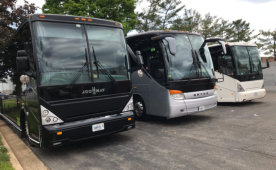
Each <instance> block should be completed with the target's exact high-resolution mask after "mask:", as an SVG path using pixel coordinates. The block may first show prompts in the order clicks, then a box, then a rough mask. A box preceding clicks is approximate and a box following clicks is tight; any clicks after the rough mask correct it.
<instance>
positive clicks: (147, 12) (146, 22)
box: [136, 0, 161, 31]
mask: <svg viewBox="0 0 276 170" xmlns="http://www.w3.org/2000/svg"><path fill="white" fill-rule="evenodd" d="M159 1H160V0H148V3H149V6H148V8H143V9H142V12H137V26H136V29H137V30H138V31H148V30H155V29H158V27H159V26H160V24H161V17H160V16H159V15H158V14H157V12H158V10H159V9H160V8H159ZM140 3H144V2H143V1H142V2H140Z"/></svg>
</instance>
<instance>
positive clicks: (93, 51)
mask: <svg viewBox="0 0 276 170" xmlns="http://www.w3.org/2000/svg"><path fill="white" fill-rule="evenodd" d="M84 27H85V26H84V25H82V24H73V23H55V22H35V23H34V24H33V29H34V34H35V44H36V45H35V47H36V49H35V52H36V55H37V61H38V69H39V72H40V84H41V85H42V86H53V85H70V84H81V83H92V82H107V81H110V76H111V77H112V79H113V80H116V81H117V80H129V75H128V72H127V69H128V61H127V51H126V45H125V40H124V35H123V31H122V30H121V29H117V28H109V27H101V26H86V29H85V28H84ZM86 30H87V33H86V32H85V31H86ZM86 35H87V37H88V41H87V40H86ZM87 42H89V43H87ZM96 62H98V63H101V67H100V68H99V67H98V63H96Z"/></svg>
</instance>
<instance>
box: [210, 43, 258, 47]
mask: <svg viewBox="0 0 276 170" xmlns="http://www.w3.org/2000/svg"><path fill="white" fill-rule="evenodd" d="M225 45H228V46H247V47H248V46H250V47H257V45H256V44H254V43H249V42H226V43H225ZM216 46H220V45H219V44H214V45H210V46H209V47H216Z"/></svg>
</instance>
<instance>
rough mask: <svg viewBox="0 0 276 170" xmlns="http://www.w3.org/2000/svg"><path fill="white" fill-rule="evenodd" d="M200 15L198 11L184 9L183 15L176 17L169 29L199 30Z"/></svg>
mask: <svg viewBox="0 0 276 170" xmlns="http://www.w3.org/2000/svg"><path fill="white" fill-rule="evenodd" d="M201 20H202V17H201V15H200V13H198V12H197V11H196V10H193V9H184V14H183V17H178V18H177V19H175V20H174V21H173V22H172V26H171V28H170V29H172V30H183V31H189V32H199V26H200V23H201Z"/></svg>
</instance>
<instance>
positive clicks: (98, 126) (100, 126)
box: [92, 123, 104, 132]
mask: <svg viewBox="0 0 276 170" xmlns="http://www.w3.org/2000/svg"><path fill="white" fill-rule="evenodd" d="M100 130H104V123H98V124H95V125H92V132H97V131H100Z"/></svg>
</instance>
